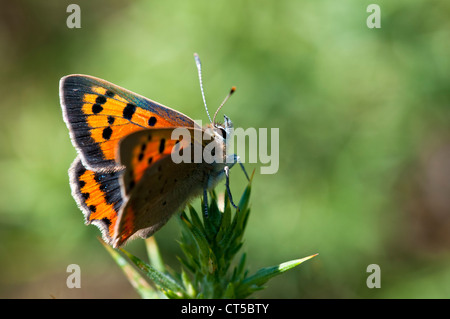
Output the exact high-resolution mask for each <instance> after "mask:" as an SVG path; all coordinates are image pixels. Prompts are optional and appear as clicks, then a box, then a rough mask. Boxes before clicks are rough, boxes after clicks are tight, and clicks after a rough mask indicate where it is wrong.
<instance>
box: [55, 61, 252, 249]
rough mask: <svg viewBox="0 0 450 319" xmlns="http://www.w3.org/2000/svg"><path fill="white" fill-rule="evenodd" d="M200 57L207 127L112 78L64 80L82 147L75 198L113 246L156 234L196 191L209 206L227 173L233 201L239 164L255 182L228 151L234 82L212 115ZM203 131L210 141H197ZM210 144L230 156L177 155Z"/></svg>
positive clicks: (75, 137)
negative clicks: (177, 134) (233, 172)
mask: <svg viewBox="0 0 450 319" xmlns="http://www.w3.org/2000/svg"><path fill="white" fill-rule="evenodd" d="M194 56H195V61H196V65H197V69H198V75H199V80H200V88H201V93H202V98H203V101H204V104H205V108H206V111H207V114H208V117H209V119H210V121H211V124H208V125H206V126H204V127H203V128H202V127H200V126H199V125H198V124H196V123H195V122H194V121H193V120H192V119H190V118H189V117H187V116H186V115H184V114H182V113H180V112H178V111H175V110H173V109H171V108H168V107H166V106H163V105H161V104H159V103H157V102H154V101H152V100H149V99H147V98H145V97H143V96H140V95H138V94H136V93H133V92H131V91H128V90H126V89H124V88H121V87H119V86H117V85H114V84H112V83H109V82H107V81H105V80H101V79H98V78H95V77H92V76H87V75H78V74H77V75H68V76H65V77H63V78H62V79H61V81H60V91H59V93H60V101H61V107H62V112H63V117H64V121H65V123H66V125H67V127H68V128H69V132H70V137H71V140H72V144H73V145H74V147H75V148H76V150H77V152H78V156H77V158H76V159H75V161H74V162H73V164H72V165H71V167H70V169H69V177H70V186H71V189H72V196H73V197H74V198H75V200H76V202H77V204H78V206H79V207H80V208H81V210H82V211H83V214H84V216H85V221H86V224H91V223H92V224H94V225H96V226H97V227H98V228H99V229H100V230H101V232H102V237H103V240H104V241H105V242H106V243H108V244H110V245H112V246H114V247H119V246H122V245H123V244H124V243H126V242H127V241H128V240H129V239H132V238H135V237H138V236H139V237H142V238H147V237H149V236H151V235H152V234H154V233H155V232H156V231H157V230H159V229H160V228H161V227H162V226H163V225H164V224H165V223H166V222H167V221H168V220H169V218H170V217H171V216H172V215H173V214H174V213H176V212H180V211H181V210H182V209H184V206H185V205H186V204H187V202H188V201H189V200H191V199H192V198H194V197H196V196H199V195H202V194H203V196H204V203H205V208H204V209H205V210H207V190H208V189H211V188H213V187H214V186H215V185H216V184H217V183H218V182H219V181H220V180H221V179H223V178H224V177H225V178H226V188H227V191H228V194H229V196H230V198H232V197H231V192H230V189H229V169H230V168H231V167H232V166H233V165H234V164H235V163H239V164H240V165H241V167H242V169H243V170H244V173H245V175H246V176H247V179H248V175H247V173H246V172H245V169H244V166H243V165H242V163H240V161H239V157H238V156H236V155H232V156H227V155H226V146H227V143H228V141H229V140H230V139H231V134H232V129H233V125H232V123H231V121H230V120H229V119H228V118H227V117H226V116H224V119H225V121H224V124H223V125H222V124H218V123H216V122H215V117H216V115H217V112H218V111H219V109H220V108H221V107H222V106H223V104H224V103H225V101H226V100H227V99H228V97H229V96H230V95H231V94H232V93H233V92H234V87H233V88H232V89H231V91H230V93H229V94H228V95H227V97H226V98H225V100H224V102H223V103H222V104H221V105H220V107H219V109H218V110H217V111H216V114H215V115H214V118H213V120H211V117H210V116H209V113H208V108H207V106H206V101H205V95H204V91H203V85H202V77H201V64H200V59H199V58H198V55H197V54H194ZM179 128H186V129H187V130H188V131H189V132H191V133H192V134H191V136H192V137H191V139H190V140H186V139H182V140H181V139H178V140H174V139H172V138H171V137H172V132H173V131H174V130H175V129H179ZM197 132H201V133H202V136H203V138H201V139H198V138H195V137H194V136H196V133H197ZM207 132H208V133H207ZM205 136H207V137H208V138H205ZM209 143H213V144H214V146H215V147H214V148H213V149H219V150H222V151H223V152H222V155H221V156H223V159H224V160H222V161H212V162H206V161H204V160H203V161H200V162H198V161H197V162H195V161H185V162H181V163H175V162H174V161H173V160H172V156H171V154H172V152H173V151H177V152H180V153H182V152H183V151H184V152H190V151H192V150H193V149H198V148H200V150H204V149H205V147H206V145H208V144H209ZM225 157H226V160H225ZM230 158H231V160H230ZM233 206H235V207H236V205H234V203H233Z"/></svg>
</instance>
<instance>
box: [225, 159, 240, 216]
mask: <svg viewBox="0 0 450 319" xmlns="http://www.w3.org/2000/svg"><path fill="white" fill-rule="evenodd" d="M223 170H224V172H225V187H226V189H227V193H228V198H229V199H230V203H231V205H233V207H234V208H235V209H239V208H238V207H237V206H236V204H234V202H233V196H232V195H231V190H230V168H229V167H228V166H225V167H224V169H223Z"/></svg>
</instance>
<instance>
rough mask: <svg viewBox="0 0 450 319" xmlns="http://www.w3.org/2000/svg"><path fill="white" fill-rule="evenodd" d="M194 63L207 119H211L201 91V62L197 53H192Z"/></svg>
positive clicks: (203, 93)
mask: <svg viewBox="0 0 450 319" xmlns="http://www.w3.org/2000/svg"><path fill="white" fill-rule="evenodd" d="M194 59H195V64H196V65H197V70H198V80H199V82H200V91H202V98H203V104H205V109H206V114H208V118H209V121H210V122H211V123H213V121H211V116H210V115H209V111H208V106H207V105H206V99H205V92H204V91H203V81H202V64H201V63H200V58H199V57H198V54H197V53H194Z"/></svg>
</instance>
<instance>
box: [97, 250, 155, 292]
mask: <svg viewBox="0 0 450 319" xmlns="http://www.w3.org/2000/svg"><path fill="white" fill-rule="evenodd" d="M101 242H102V244H103V246H104V247H105V248H106V251H108V253H109V254H110V255H111V256H112V258H113V259H114V261H115V262H116V263H117V264H118V265H119V267H120V268H121V269H122V271H123V272H124V274H125V276H126V277H127V279H128V281H129V282H130V283H131V285H132V286H133V287H134V289H136V291H137V293H138V294H139V295H140V296H141V297H142V298H143V299H159V298H161V297H163V296H164V295H161V294H160V293H159V292H157V291H155V290H154V289H153V288H152V286H150V284H149V283H148V282H147V281H146V280H145V278H144V277H142V275H141V274H140V273H139V272H138V271H136V269H135V268H134V267H133V266H132V265H131V264H129V262H128V260H126V259H125V258H123V257H122V256H121V255H120V254H119V253H118V252H117V251H116V250H114V249H113V248H112V247H110V246H109V245H106V244H105V243H104V242H103V241H101Z"/></svg>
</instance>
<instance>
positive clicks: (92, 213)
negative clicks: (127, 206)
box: [69, 158, 123, 243]
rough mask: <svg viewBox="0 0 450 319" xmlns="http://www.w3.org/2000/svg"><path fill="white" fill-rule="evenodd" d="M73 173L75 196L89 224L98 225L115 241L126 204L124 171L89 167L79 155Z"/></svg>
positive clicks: (71, 180)
mask: <svg viewBox="0 0 450 319" xmlns="http://www.w3.org/2000/svg"><path fill="white" fill-rule="evenodd" d="M69 175H70V186H71V188H72V195H73V196H74V198H75V200H76V201H77V203H78V206H80V208H81V209H82V211H83V213H84V216H85V220H86V224H90V223H94V224H96V225H97V226H98V227H99V228H100V230H101V231H102V234H103V239H104V240H105V241H106V242H108V243H111V240H112V238H113V237H114V231H115V227H116V223H117V217H118V213H119V211H120V208H121V207H122V204H123V199H122V194H121V190H120V183H119V177H120V175H121V171H112V172H109V173H107V172H102V173H100V172H94V171H91V170H87V169H86V168H85V167H84V166H83V164H82V163H81V160H80V159H79V158H76V159H75V161H74V162H73V164H72V166H71V168H70V170H69Z"/></svg>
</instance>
